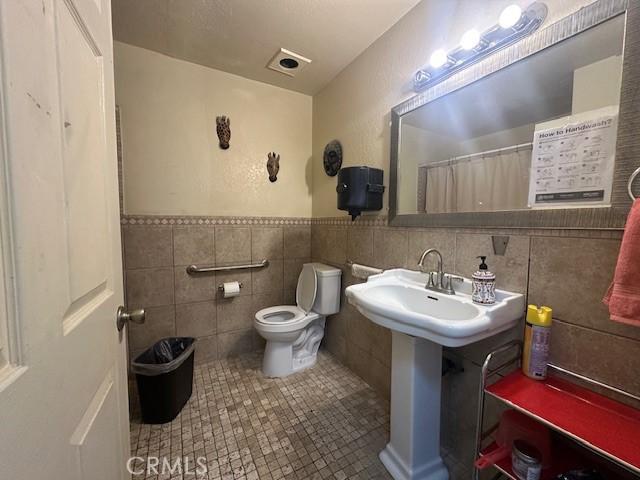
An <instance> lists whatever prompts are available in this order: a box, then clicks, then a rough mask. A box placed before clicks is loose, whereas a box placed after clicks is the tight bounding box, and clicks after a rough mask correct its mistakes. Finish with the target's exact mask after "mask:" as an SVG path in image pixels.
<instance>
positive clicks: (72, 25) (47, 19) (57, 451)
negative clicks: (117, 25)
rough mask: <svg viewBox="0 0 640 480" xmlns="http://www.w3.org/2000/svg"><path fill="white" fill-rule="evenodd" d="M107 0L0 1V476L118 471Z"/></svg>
mask: <svg viewBox="0 0 640 480" xmlns="http://www.w3.org/2000/svg"><path fill="white" fill-rule="evenodd" d="M110 8H111V6H110V2H109V0H0V59H1V62H2V63H1V66H0V68H1V73H2V78H1V81H0V87H1V88H0V93H1V97H0V100H1V104H0V107H1V108H0V111H1V113H2V115H1V116H0V126H1V127H2V128H1V129H0V134H1V136H0V144H1V145H2V149H0V160H1V163H2V165H1V166H2V168H1V172H0V175H2V184H1V185H0V191H1V193H2V195H1V197H0V215H1V217H2V225H1V227H2V232H1V233H2V245H1V246H2V256H3V258H2V260H3V264H2V273H3V275H2V280H3V281H4V283H5V289H4V291H3V293H4V296H5V297H6V298H4V303H3V305H1V307H3V308H4V307H5V306H6V307H7V308H6V309H5V310H6V311H5V312H4V313H6V315H0V319H1V321H2V322H4V324H3V325H2V327H3V328H2V329H0V335H2V339H1V341H2V345H3V349H2V350H1V351H0V355H2V357H1V358H2V359H1V362H2V363H3V364H4V367H2V368H0V478H2V479H7V480H9V479H11V480H34V479H52V480H53V479H55V480H76V479H78V480H79V479H83V480H103V479H104V480H119V479H123V478H127V477H129V475H128V474H127V471H126V466H125V465H126V458H127V456H128V450H129V439H128V431H129V428H128V407H127V388H126V362H125V339H124V338H122V334H120V335H119V334H118V332H117V330H116V322H115V314H116V309H117V307H118V305H120V304H122V300H123V293H122V266H121V252H120V233H119V208H118V187H117V161H116V148H115V121H114V93H113V59H112V39H111V10H110Z"/></svg>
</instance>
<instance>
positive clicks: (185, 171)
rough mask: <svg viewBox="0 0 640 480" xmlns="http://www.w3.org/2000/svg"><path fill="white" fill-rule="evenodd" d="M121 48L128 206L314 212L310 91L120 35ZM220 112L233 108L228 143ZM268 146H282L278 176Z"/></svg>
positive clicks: (144, 210) (178, 211)
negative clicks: (219, 127) (223, 144)
mask: <svg viewBox="0 0 640 480" xmlns="http://www.w3.org/2000/svg"><path fill="white" fill-rule="evenodd" d="M114 50H115V52H114V53H115V81H116V103H117V104H118V105H119V106H120V113H121V122H122V142H123V164H124V209H125V213H126V214H161V215H212V216H217V215H220V216H222V215H238V216H278V217H285V216H298V217H310V216H311V184H312V181H311V164H310V161H311V108H312V100H311V97H310V96H307V95H303V94H300V93H296V92H291V91H288V90H284V89H282V88H278V87H274V86H271V85H267V84H264V83H260V82H256V81H253V80H248V79H246V78H242V77H239V76H237V75H231V74H229V73H225V72H221V71H218V70H213V69H211V68H206V67H202V66H199V65H195V64H192V63H189V62H185V61H181V60H176V59H173V58H170V57H167V56H164V55H161V54H158V53H155V52H151V51H149V50H144V49H141V48H138V47H133V46H130V45H126V44H123V43H119V42H116V43H115V45H114ZM217 115H227V116H230V117H231V148H230V149H229V150H226V151H225V150H221V149H220V148H219V147H218V137H217V135H216V127H215V118H216V116H217ZM270 151H276V152H278V153H280V155H281V159H280V174H279V175H278V181H277V182H275V183H271V182H269V179H268V176H267V170H266V162H267V153H268V152H270ZM292 199H295V201H292Z"/></svg>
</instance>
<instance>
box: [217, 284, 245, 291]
mask: <svg viewBox="0 0 640 480" xmlns="http://www.w3.org/2000/svg"><path fill="white" fill-rule="evenodd" d="M238 285H239V286H240V288H242V282H238ZM218 290H220V291H221V292H224V285H223V284H220V285H218Z"/></svg>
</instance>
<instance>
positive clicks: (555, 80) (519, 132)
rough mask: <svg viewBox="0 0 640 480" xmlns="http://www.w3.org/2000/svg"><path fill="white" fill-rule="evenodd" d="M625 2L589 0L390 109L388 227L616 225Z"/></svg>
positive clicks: (623, 200)
mask: <svg viewBox="0 0 640 480" xmlns="http://www.w3.org/2000/svg"><path fill="white" fill-rule="evenodd" d="M626 9H627V2H626V1H623V0H598V1H596V2H594V3H592V4H590V5H588V6H586V7H584V8H582V9H581V10H579V11H577V12H575V13H574V14H572V15H570V16H568V17H565V18H563V19H562V20H560V21H558V22H556V23H554V24H552V25H550V26H548V27H546V28H544V29H541V30H539V31H537V32H535V33H533V34H532V35H530V36H528V37H526V38H524V39H522V40H520V41H519V42H518V43H516V44H513V45H511V46H508V47H506V48H504V49H502V50H500V51H498V52H496V53H494V54H492V55H491V56H489V57H487V58H486V59H484V60H482V61H479V62H477V63H474V64H471V65H470V66H468V67H466V68H464V69H462V70H460V71H458V72H456V73H454V74H453V75H451V76H449V77H448V78H445V79H444V80H442V81H439V82H437V83H436V84H435V85H433V86H430V87H429V88H428V89H427V90H425V91H424V92H422V93H420V94H418V95H416V96H415V97H413V98H411V99H409V100H408V101H406V102H404V103H402V104H400V105H398V106H397V107H395V108H394V109H393V110H392V112H391V117H392V128H391V180H390V189H389V190H390V191H389V195H390V197H389V207H390V223H391V225H396V226H455V227H504V228H580V229H584V228H594V229H619V228H622V227H623V226H624V220H625V215H626V212H627V209H628V206H629V204H630V199H629V196H628V193H627V180H628V178H629V175H630V173H631V171H633V169H634V168H635V167H637V166H638V165H640V162H638V161H637V159H636V163H638V165H634V163H633V159H632V158H631V156H629V155H627V156H625V155H621V154H620V145H618V143H619V142H618V139H619V138H620V137H621V136H623V135H622V133H624V132H621V130H622V129H624V128H625V127H626V126H627V125H626V124H624V122H623V118H621V115H624V112H621V108H620V98H621V92H622V94H624V90H625V89H624V86H623V84H622V82H623V65H624V63H625V47H624V45H625V32H626V28H628V26H627V10H626ZM636 80H637V79H636ZM636 80H634V83H635V82H636ZM616 147H618V148H616ZM627 153H628V152H627Z"/></svg>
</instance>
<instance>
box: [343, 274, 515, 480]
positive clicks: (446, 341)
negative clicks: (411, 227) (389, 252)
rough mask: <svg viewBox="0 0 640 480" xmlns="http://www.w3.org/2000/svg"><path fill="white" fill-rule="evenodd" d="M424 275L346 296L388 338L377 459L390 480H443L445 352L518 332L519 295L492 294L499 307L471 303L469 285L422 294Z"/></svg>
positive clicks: (387, 277)
mask: <svg viewBox="0 0 640 480" xmlns="http://www.w3.org/2000/svg"><path fill="white" fill-rule="evenodd" d="M426 283H427V275H426V274H423V273H420V272H415V271H412V270H405V269H394V270H387V271H385V272H383V273H381V274H379V275H373V276H371V277H369V279H368V281H367V282H366V283H361V284H358V285H351V286H349V287H347V289H346V290H345V293H346V295H347V299H348V300H349V303H351V304H352V305H354V306H355V307H356V308H357V309H358V311H359V312H360V313H362V314H363V315H364V316H365V317H367V318H368V319H370V320H371V321H372V322H374V323H377V324H378V325H381V326H383V327H386V328H389V329H391V331H392V347H391V435H390V437H391V438H390V440H389V443H388V444H387V446H386V447H385V448H384V450H382V452H380V460H382V463H383V464H384V466H385V467H386V469H387V470H388V471H389V473H390V474H391V476H392V477H393V478H394V479H395V480H447V479H448V478H449V473H448V471H447V468H446V467H445V465H444V463H443V461H442V458H441V457H440V392H441V382H442V346H443V345H444V346H447V347H460V346H463V345H468V344H470V343H473V342H477V341H478V340H482V339H485V338H488V337H490V336H492V335H495V334H497V333H499V332H502V331H504V330H508V329H510V328H513V327H515V326H516V325H517V324H518V320H519V319H521V318H522V316H523V314H524V307H525V303H524V296H523V295H521V294H518V293H511V292H507V291H504V290H496V303H494V304H492V305H478V304H475V303H473V301H472V300H471V281H470V280H469V279H464V282H462V283H461V284H458V285H456V287H457V288H456V294H455V295H447V294H444V293H439V292H434V291H432V290H427V289H425V288H424V286H425V285H426Z"/></svg>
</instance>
